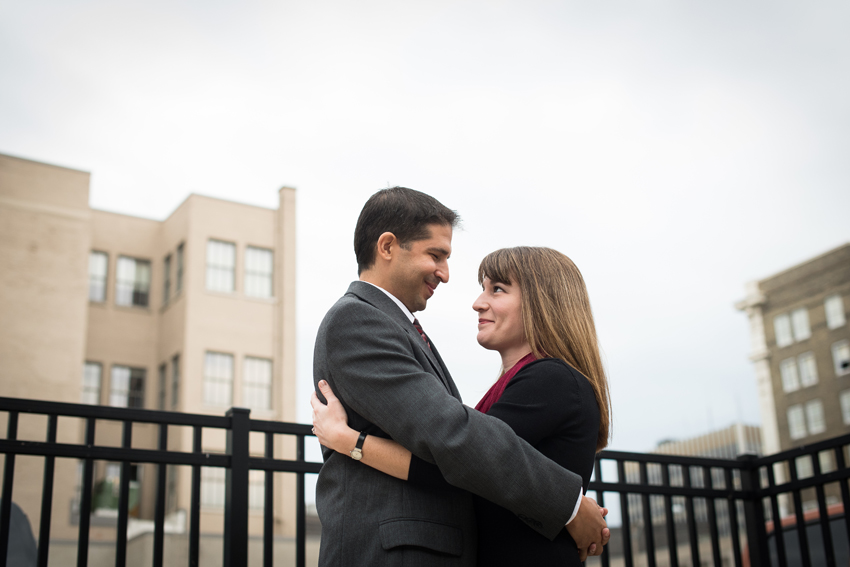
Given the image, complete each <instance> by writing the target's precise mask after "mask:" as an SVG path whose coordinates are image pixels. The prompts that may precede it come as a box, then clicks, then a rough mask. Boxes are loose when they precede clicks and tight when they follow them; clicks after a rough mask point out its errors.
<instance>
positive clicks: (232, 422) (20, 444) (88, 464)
mask: <svg viewBox="0 0 850 567" xmlns="http://www.w3.org/2000/svg"><path fill="white" fill-rule="evenodd" d="M0 412H7V414H8V422H7V425H6V438H5V439H0V453H4V454H5V465H4V470H3V487H2V504H0V567H3V566H5V564H6V554H7V549H8V545H9V527H10V526H9V521H10V515H11V506H12V489H13V482H14V476H15V459H16V456H18V455H35V456H41V457H44V474H43V483H42V484H43V485H42V491H41V513H40V521H39V528H38V565H39V567H46V566H47V562H48V553H49V546H50V529H51V516H52V505H53V498H52V495H53V489H54V472H55V460H56V458H57V457H60V458H72V459H80V460H82V462H83V467H82V483H81V494H80V498H79V528H78V537H77V565H78V566H85V565H87V564H88V553H89V528H90V518H91V512H92V509H91V505H92V485H93V480H94V478H93V477H94V463H95V461H110V462H118V463H121V472H120V479H119V495H118V509H117V535H116V542H115V565H117V566H123V565H125V564H126V561H127V525H128V516H129V514H128V500H129V487H130V466H131V463H152V464H155V465H156V467H157V468H156V470H157V473H156V493H155V510H154V518H153V524H154V531H153V564H154V566H155V567H161V566H162V564H163V552H164V543H165V529H164V528H165V514H166V487H167V482H166V470H167V467H168V466H173V465H186V466H189V467H191V479H192V480H191V504H190V506H189V514H188V521H189V530H188V532H189V549H188V553H189V565H190V566H192V567H195V566H197V565H199V560H200V545H199V544H200V535H201V531H200V524H201V517H200V516H201V467H220V468H224V469H225V471H226V476H225V498H224V500H225V502H224V537H223V540H224V543H223V565H225V566H232V567H245V566H247V564H248V539H249V538H248V518H249V472H250V471H252V470H253V471H265V482H264V503H263V566H264V567H271V566H272V564H273V560H274V558H273V555H272V554H273V549H274V545H273V537H274V480H273V475H274V473H275V472H287V473H295V474H296V479H297V480H296V497H295V503H296V513H295V524H296V530H295V531H296V536H295V554H296V558H295V563H296V565H297V566H298V567H303V566H304V565H305V562H306V529H305V528H306V526H305V516H306V514H305V508H304V475H305V474H306V473H317V472H319V469H320V468H321V464H320V463H311V462H307V461H305V458H304V440H305V437H306V436H308V435H312V433H311V428H310V426H308V425H301V424H294V423H280V422H273V421H260V420H254V419H250V412H249V410H247V409H244V408H232V409H230V410H228V411H227V413H226V415H225V416H224V417H221V416H210V415H198V414H187V413H177V412H165V411H151V410H141V409H128V408H113V407H105V406H91V405H82V404H66V403H56V402H45V401H36V400H25V399H16V398H0ZM21 414H37V415H42V416H46V418H47V428H46V435H45V440H44V441H31V440H21V439H18V422H19V417H20V415H21ZM60 417H61V418H68V417H71V418H80V419H82V420H83V422H84V425H85V427H84V430H85V433H84V441H83V443H82V444H80V443H60V442H57V426H58V419H59V418H60ZM104 420H106V421H117V422H120V423H122V435H121V446H120V447H107V446H99V445H96V444H95V435H96V431H97V425H98V423H99V422H101V421H104ZM140 423H146V424H153V425H154V426H155V427H156V428H157V448H156V449H140V448H134V447H133V446H132V436H133V425H134V424H140ZM174 426H181V427H190V428H191V429H192V450H191V452H188V451H175V450H169V449H168V445H169V443H168V440H169V427H174ZM204 429H215V430H223V431H224V432H225V434H226V439H227V443H226V454H216V453H209V452H204V450H203V448H202V444H201V441H202V434H203V431H204ZM252 432H259V433H261V434H263V435H264V436H265V454H264V456H263V457H254V456H251V455H250V454H249V447H250V434H251V433H252ZM276 435H286V436H293V437H295V440H296V458H295V460H284V459H279V458H275V456H274V446H275V443H274V439H275V436H276Z"/></svg>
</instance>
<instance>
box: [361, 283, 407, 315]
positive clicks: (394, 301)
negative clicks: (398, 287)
mask: <svg viewBox="0 0 850 567" xmlns="http://www.w3.org/2000/svg"><path fill="white" fill-rule="evenodd" d="M360 281H361V282H363V283H367V284H370V285H373V286H375V287H377V288H378V289H380V290H381V292H383V293H385V294H387V297H389V298H390V299H392V301H393V303H395V304H396V305H397V306H398V308H399V309H401V311H402V313H404V314H405V316H406V317H407V318H408V319H409V320H410V322H411V323H412V322H413V320H414V319H415V316H414V315H413V312H412V311H411V310H410V309H408V308H407V306H406V305H405V304H404V303H402V302H401V300H400V299H399V298H398V297H396V296H395V295H393V294H392V292H390V291H388V290H387V289H386V288H385V287H383V286H381V285H378V284H376V283H374V282H372V281H370V280H369V279H367V278H363V277H362V276H361V278H360Z"/></svg>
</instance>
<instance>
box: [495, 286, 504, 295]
mask: <svg viewBox="0 0 850 567" xmlns="http://www.w3.org/2000/svg"><path fill="white" fill-rule="evenodd" d="M497 291H505V290H504V289H502V286H500V285H494V286H493V293H496V292H497Z"/></svg>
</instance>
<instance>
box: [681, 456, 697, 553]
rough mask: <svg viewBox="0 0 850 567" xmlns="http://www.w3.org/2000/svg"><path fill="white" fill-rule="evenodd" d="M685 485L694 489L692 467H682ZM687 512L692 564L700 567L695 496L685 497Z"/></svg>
mask: <svg viewBox="0 0 850 567" xmlns="http://www.w3.org/2000/svg"><path fill="white" fill-rule="evenodd" d="M682 479H683V482H682V483H683V484H684V485H685V486H686V487H687V488H693V484H691V467H690V465H682ZM685 512H686V514H687V516H688V539H689V540H690V542H691V563H692V564H693V565H700V560H699V534H698V533H697V520H696V516H695V515H694V498H693V496H685Z"/></svg>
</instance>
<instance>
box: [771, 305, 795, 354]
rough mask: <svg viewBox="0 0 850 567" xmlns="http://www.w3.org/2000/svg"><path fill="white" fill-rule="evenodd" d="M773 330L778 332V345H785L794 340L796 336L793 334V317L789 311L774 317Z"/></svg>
mask: <svg viewBox="0 0 850 567" xmlns="http://www.w3.org/2000/svg"><path fill="white" fill-rule="evenodd" d="M773 330H774V331H775V332H776V346H778V347H784V346H788V345H790V344H792V343H793V342H794V337H793V336H792V335H791V319H790V318H789V317H788V314H787V313H783V314H782V315H778V316H776V317H775V318H774V319H773Z"/></svg>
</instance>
